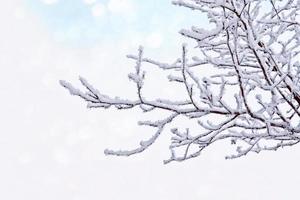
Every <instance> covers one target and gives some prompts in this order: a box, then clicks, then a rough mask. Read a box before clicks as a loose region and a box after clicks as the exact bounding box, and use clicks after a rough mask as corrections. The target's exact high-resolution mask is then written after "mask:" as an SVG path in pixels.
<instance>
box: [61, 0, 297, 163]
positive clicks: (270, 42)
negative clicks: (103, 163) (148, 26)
mask: <svg viewBox="0 0 300 200" xmlns="http://www.w3.org/2000/svg"><path fill="white" fill-rule="evenodd" d="M173 4H174V5H178V6H183V7H187V8H189V9H192V10H196V11H199V12H202V13H206V14H207V17H208V19H209V21H210V23H211V24H212V25H214V28H213V29H209V30H207V29H203V28H200V27H196V26H194V27H191V29H189V30H186V29H183V30H181V31H180V33H181V34H182V35H183V36H184V37H187V38H190V39H192V40H194V41H195V42H196V43H197V46H196V49H198V50H199V53H198V55H196V56H193V57H192V58H190V56H189V53H188V48H187V45H185V44H184V45H183V46H182V49H181V57H180V58H177V59H175V62H173V63H170V64H168V63H164V62H160V61H156V60H154V59H151V58H147V57H144V53H143V48H142V47H140V48H139V50H138V55H129V56H128V58H130V59H133V60H135V62H136V65H135V72H134V73H130V74H129V76H128V77H129V79H130V80H131V81H133V82H134V84H135V85H136V91H137V98H136V100H127V99H121V98H119V97H109V96H107V95H105V94H102V93H100V92H99V91H98V90H96V89H95V88H94V87H93V86H91V85H90V84H89V83H88V82H87V81H86V80H85V79H83V78H80V81H81V83H82V85H83V86H84V87H85V89H86V91H85V92H82V91H80V90H78V89H76V88H74V87H73V86H72V85H71V84H70V83H68V82H66V81H61V82H60V83H61V85H62V86H63V87H65V88H66V89H68V90H69V92H70V93H71V94H72V95H75V96H79V97H80V98H82V99H84V100H85V101H86V102H87V103H88V107H89V108H105V109H107V108H110V107H111V106H115V107H116V108H118V109H131V108H133V107H139V108H140V109H141V110H142V111H144V112H152V111H153V110H163V111H167V112H168V113H169V116H168V117H166V118H164V119H159V120H153V121H142V122H139V125H141V126H150V127H154V128H155V129H156V132H155V133H154V135H153V136H152V137H150V139H148V140H145V141H141V142H140V145H139V147H137V148H136V149H133V150H124V151H123V150H118V151H114V150H105V154H107V155H116V156H129V155H133V154H136V153H140V152H142V151H144V150H146V149H147V148H148V147H150V146H151V145H152V144H153V143H154V142H155V141H156V139H157V138H158V137H159V136H160V135H161V134H162V133H163V132H167V130H165V129H166V128H165V127H166V125H168V124H170V126H172V127H173V128H172V129H171V131H170V133H171V135H172V137H171V143H170V146H169V150H170V152H171V156H170V158H169V159H167V160H165V163H169V162H172V161H184V160H187V159H190V158H194V157H197V156H199V155H200V153H201V152H202V151H203V149H206V147H209V146H210V145H211V144H213V143H215V142H217V141H221V140H228V141H229V142H230V144H231V145H235V146H236V152H235V153H233V154H232V155H228V156H226V158H228V159H232V158H238V157H241V156H244V155H247V154H248V153H249V152H256V153H259V152H260V151H263V150H277V149H278V148H280V147H285V146H292V145H295V144H297V143H298V142H299V141H300V109H299V108H300V62H299V58H300V9H299V8H300V1H299V0H296V1H291V0H282V1H274V0H177V1H173ZM145 63H147V64H150V65H154V66H156V67H158V68H159V69H161V70H164V71H167V72H169V73H170V75H169V76H168V79H169V81H170V82H171V83H174V84H177V85H179V86H178V87H182V88H184V90H185V92H184V93H183V94H181V96H182V97H183V100H182V101H174V100H162V99H157V100H150V98H148V97H146V96H144V92H143V85H144V82H145V73H146V72H145V70H144V68H143V64H145ZM203 68H205V69H209V70H210V71H211V72H215V73H214V74H213V75H206V74H205V73H199V71H201V69H203ZM180 85H181V86H180ZM179 116H184V117H187V118H189V119H190V120H196V121H197V126H199V131H197V132H194V131H191V128H190V127H186V129H185V130H184V131H182V130H180V129H179V128H178V127H176V123H173V121H174V119H175V118H178V117H179Z"/></svg>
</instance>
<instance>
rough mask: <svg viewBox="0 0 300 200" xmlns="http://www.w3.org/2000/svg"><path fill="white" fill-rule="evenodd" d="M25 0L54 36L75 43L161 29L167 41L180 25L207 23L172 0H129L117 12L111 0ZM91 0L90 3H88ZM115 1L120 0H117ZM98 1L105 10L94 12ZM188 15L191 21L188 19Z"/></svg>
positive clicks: (143, 35)
mask: <svg viewBox="0 0 300 200" xmlns="http://www.w3.org/2000/svg"><path fill="white" fill-rule="evenodd" d="M26 1H27V6H28V7H29V9H30V10H31V11H32V12H33V13H35V14H36V15H38V16H39V17H40V20H41V21H42V23H43V24H44V26H45V27H46V29H48V31H49V32H51V33H52V34H53V35H54V37H56V38H57V39H58V40H59V41H61V42H65V43H68V44H72V45H74V44H76V45H95V44H97V43H101V42H103V41H109V40H115V39H119V38H120V37H121V36H122V37H126V35H132V34H136V33H137V34H139V35H140V36H141V39H142V38H143V37H147V34H149V33H151V32H155V33H159V34H160V35H161V37H163V38H164V40H163V41H164V43H166V44H168V43H172V42H175V41H174V39H175V38H174V37H177V32H178V30H179V29H180V27H184V26H186V27H189V26H191V25H193V24H199V22H200V23H204V20H205V18H204V17H202V18H200V17H199V16H200V15H199V13H195V12H191V11H190V10H188V9H184V8H180V7H178V6H174V5H172V4H171V1H169V0H151V1H139V0H131V1H128V0H127V2H130V6H129V7H130V8H128V6H127V7H125V8H122V7H121V8H119V9H122V10H123V11H120V10H117V11H116V12H114V11H112V9H113V8H112V7H110V6H111V2H110V1H109V0H57V1H56V0H26ZM88 1H90V3H85V2H88ZM115 2H116V3H118V0H116V1H115ZM125 2H126V1H125ZM127 2H126V3H127ZM97 5H101V6H102V11H99V9H98V14H97V13H96V16H95V15H93V9H94V8H95V7H97ZM98 7H99V6H98ZM100 10H101V9H100ZM95 12H97V10H96V11H95ZM99 12H100V13H99ZM187 18H188V19H189V20H188V21H187V20H185V19H187ZM156 35H157V34H156ZM133 38H134V37H133ZM129 39H132V38H129ZM166 44H164V45H166Z"/></svg>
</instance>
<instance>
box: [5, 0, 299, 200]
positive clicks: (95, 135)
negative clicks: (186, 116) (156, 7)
mask: <svg viewBox="0 0 300 200" xmlns="http://www.w3.org/2000/svg"><path fill="white" fill-rule="evenodd" d="M49 2H50V4H51V3H53V2H51V1H47V2H46V3H49ZM87 2H88V1H87ZM148 3H149V2H148ZM0 4H1V6H0V25H1V29H0V67H1V68H0V69H1V78H0V97H1V98H0V99H1V101H0V102H1V103H0V125H1V130H0V159H1V160H0V199H3V200H41V199H43V200H48V199H49V200H50V199H51V200H54V199H57V200H96V199H97V200H99V199H103V200H120V199H128V200H140V199H142V200H154V199H155V200H168V199H173V200H177V199H178V200H179V199H187V200H262V199H270V200H283V199H287V200H296V199H299V192H298V191H299V189H298V187H299V181H300V175H299V167H300V162H299V159H300V156H299V152H300V146H294V147H292V148H285V149H280V150H278V151H277V152H263V153H260V154H259V155H256V154H251V155H249V156H247V157H244V158H240V159H236V160H229V161H228V160H225V159H224V156H225V155H226V153H227V152H228V151H227V150H225V148H226V146H224V148H223V145H222V144H220V145H219V146H218V144H217V145H215V146H212V147H210V148H208V149H207V150H206V151H204V152H203V154H202V155H201V156H200V157H198V158H196V159H193V160H190V161H186V162H183V163H171V164H169V165H163V164H162V160H163V159H167V158H168V156H169V152H168V147H167V145H168V136H169V132H168V131H165V132H164V134H165V135H163V136H162V137H161V138H160V139H159V140H158V142H157V143H156V144H154V145H153V146H152V147H151V148H149V149H148V150H147V151H145V152H144V153H142V154H140V155H137V156H132V157H128V158H115V157H106V156H104V155H103V150H104V149H105V148H107V147H114V148H123V149H126V148H133V147H135V146H136V145H137V144H138V142H139V141H138V140H139V139H141V138H142V137H141V135H142V136H146V137H147V136H150V135H151V133H152V132H151V131H150V130H148V129H147V130H144V132H143V129H141V128H139V127H137V126H136V121H137V120H138V115H137V114H136V113H135V112H116V111H115V110H114V109H113V110H106V111H103V110H88V109H86V107H85V103H84V102H83V101H81V100H80V99H79V98H75V97H72V96H70V95H69V94H68V93H67V91H65V90H64V89H63V88H62V87H60V86H59V84H58V81H59V80H60V79H65V80H68V81H71V82H72V83H75V84H77V85H79V84H78V81H77V77H78V75H79V74H80V75H82V76H84V77H86V78H87V79H88V80H90V82H92V83H94V85H95V86H97V88H99V89H100V90H101V91H103V92H105V93H108V94H112V95H113V94H118V95H120V96H121V95H126V94H127V93H133V92H134V91H132V90H133V89H134V87H133V86H132V85H131V84H132V83H129V82H128V80H127V73H129V72H131V70H132V69H133V68H132V64H134V63H132V62H130V61H128V60H127V59H126V58H125V55H126V54H128V53H134V52H135V50H136V47H137V45H136V44H135V42H133V41H132V40H129V39H128V41H127V42H128V43H126V40H123V42H119V41H122V38H124V37H125V35H122V34H123V33H122V32H120V33H119V34H118V35H117V36H115V37H116V38H115V39H116V40H115V41H116V42H113V40H112V41H110V42H108V43H99V44H96V45H92V46H85V47H83V46H80V47H77V46H75V47H74V46H72V45H66V44H65V43H63V42H61V41H60V40H59V39H57V37H56V36H55V34H53V33H52V32H51V31H49V29H47V28H45V25H44V24H43V20H42V19H41V18H40V17H39V16H38V15H36V14H35V13H34V12H32V11H30V10H29V9H27V8H26V5H25V4H26V2H23V1H18V0H13V1H4V0H1V1H0ZM170 8H171V5H170ZM182 9H183V8H182ZM95 12H96V15H97V16H99V15H101V8H98V9H96V11H95V9H94V13H95ZM174 28H176V25H174ZM177 31H178V30H177V29H174V35H176V34H177ZM124 34H125V33H124ZM158 37H160V36H157V35H156V36H155V34H154V36H153V38H154V39H155V38H158ZM164 37H166V36H164ZM174 37H175V38H176V37H177V35H176V36H174ZM118 38H119V39H118ZM125 38H126V37H125ZM153 38H152V40H154V39H153ZM178 38H179V36H178ZM148 40H149V37H148ZM150 40H151V37H150ZM140 43H142V44H146V51H147V53H149V54H148V55H151V56H154V57H156V58H165V59H169V60H172V59H173V58H175V57H174V56H171V54H172V55H173V54H176V53H178V51H179V49H178V50H177V49H173V48H175V47H178V48H179V47H180V43H178V42H176V41H174V44H169V46H168V44H164V43H163V44H161V46H162V45H165V46H164V47H161V46H160V43H161V41H158V43H159V44H157V45H154V46H151V42H148V49H147V38H143V37H141V38H140ZM177 43H178V44H177ZM160 47H161V48H160ZM170 47H172V50H169V51H168V48H170ZM160 49H161V51H160ZM176 55H177V54H176ZM155 87H156V88H161V86H160V84H158V85H157V86H153V88H155ZM152 92H155V91H152ZM165 92H170V94H172V92H173V93H174V92H176V91H165ZM133 94H134V93H133Z"/></svg>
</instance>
